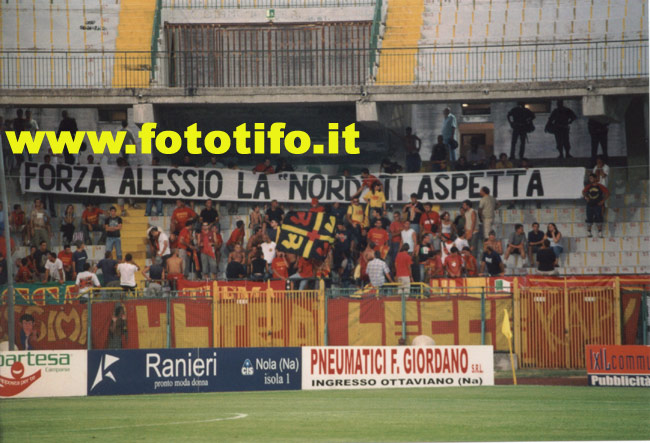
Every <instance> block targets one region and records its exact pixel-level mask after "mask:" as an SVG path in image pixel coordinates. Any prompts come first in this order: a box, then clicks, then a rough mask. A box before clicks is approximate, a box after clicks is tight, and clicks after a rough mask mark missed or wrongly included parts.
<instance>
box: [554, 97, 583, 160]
mask: <svg viewBox="0 0 650 443" xmlns="http://www.w3.org/2000/svg"><path fill="white" fill-rule="evenodd" d="M576 119H577V117H576V115H575V113H574V112H573V111H572V110H571V109H569V108H565V107H564V101H563V100H558V101H557V108H555V109H554V110H553V112H551V115H550V116H549V117H548V122H547V123H546V130H547V131H551V132H552V134H553V135H554V136H555V147H556V149H557V150H558V152H559V153H560V155H559V156H558V158H564V154H565V153H566V158H573V156H572V155H571V154H570V153H569V152H570V151H571V140H570V137H569V131H570V128H571V123H573V122H574V121H575V120H576Z"/></svg>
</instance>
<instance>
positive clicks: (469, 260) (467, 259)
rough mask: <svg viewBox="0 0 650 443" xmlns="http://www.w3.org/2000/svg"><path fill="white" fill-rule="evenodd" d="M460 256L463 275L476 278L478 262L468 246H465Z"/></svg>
mask: <svg viewBox="0 0 650 443" xmlns="http://www.w3.org/2000/svg"><path fill="white" fill-rule="evenodd" d="M461 256H462V257H463V268H464V269H465V275H466V276H467V277H476V276H478V262H477V261H476V257H474V256H473V255H472V251H471V250H470V249H469V247H468V246H465V247H464V248H463V250H462V251H461Z"/></svg>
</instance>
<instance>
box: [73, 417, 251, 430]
mask: <svg viewBox="0 0 650 443" xmlns="http://www.w3.org/2000/svg"><path fill="white" fill-rule="evenodd" d="M246 417H248V414H235V416H234V417H223V418H211V419H208V420H192V421H176V422H166V423H147V424H143V425H123V426H109V427H106V428H87V429H76V430H75V432H84V431H107V430H111V429H124V428H146V427H151V426H164V425H188V424H195V423H212V422H215V421H225V420H237V419H240V418H246Z"/></svg>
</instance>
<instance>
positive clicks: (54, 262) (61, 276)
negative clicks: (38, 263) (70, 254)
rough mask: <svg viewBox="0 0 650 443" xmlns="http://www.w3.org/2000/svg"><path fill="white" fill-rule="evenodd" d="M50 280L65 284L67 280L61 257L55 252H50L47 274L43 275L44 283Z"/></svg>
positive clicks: (46, 265)
mask: <svg viewBox="0 0 650 443" xmlns="http://www.w3.org/2000/svg"><path fill="white" fill-rule="evenodd" d="M48 281H58V282H59V284H61V285H62V284H63V282H64V281H65V273H64V271H63V263H62V262H61V260H60V259H58V258H57V256H56V254H55V253H54V252H50V253H49V256H48V258H47V262H46V263H45V275H44V277H43V283H47V282H48Z"/></svg>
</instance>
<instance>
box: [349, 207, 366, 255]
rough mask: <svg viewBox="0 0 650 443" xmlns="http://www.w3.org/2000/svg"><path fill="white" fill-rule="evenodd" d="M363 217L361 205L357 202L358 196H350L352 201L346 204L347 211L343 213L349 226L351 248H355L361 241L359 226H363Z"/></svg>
mask: <svg viewBox="0 0 650 443" xmlns="http://www.w3.org/2000/svg"><path fill="white" fill-rule="evenodd" d="M364 218H365V216H364V212H363V207H362V206H361V205H360V204H359V197H352V202H351V204H350V206H348V212H347V214H346V215H345V220H346V221H347V223H348V225H349V226H350V240H351V241H352V243H353V244H352V248H356V247H357V246H358V245H359V243H360V242H361V228H362V227H363V222H364Z"/></svg>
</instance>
